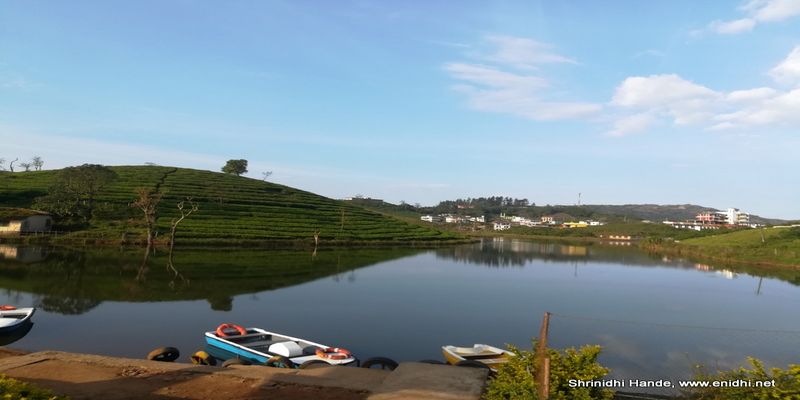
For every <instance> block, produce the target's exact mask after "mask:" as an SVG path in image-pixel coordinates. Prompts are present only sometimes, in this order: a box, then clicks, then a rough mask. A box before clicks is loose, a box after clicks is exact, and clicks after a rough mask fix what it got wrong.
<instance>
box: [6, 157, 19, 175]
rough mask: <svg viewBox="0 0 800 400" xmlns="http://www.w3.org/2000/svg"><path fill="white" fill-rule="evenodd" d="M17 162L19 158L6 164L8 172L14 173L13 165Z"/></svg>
mask: <svg viewBox="0 0 800 400" xmlns="http://www.w3.org/2000/svg"><path fill="white" fill-rule="evenodd" d="M17 161H19V158H15V159H14V161H11V162H10V163H8V170H9V171H11V172H14V163H15V162H17Z"/></svg>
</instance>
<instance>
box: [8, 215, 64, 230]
mask: <svg viewBox="0 0 800 400" xmlns="http://www.w3.org/2000/svg"><path fill="white" fill-rule="evenodd" d="M52 229H53V219H52V218H50V216H49V215H44V214H42V215H30V216H27V217H19V218H15V217H12V218H9V219H7V220H5V221H0V235H19V234H21V233H35V232H47V231H50V230H52Z"/></svg>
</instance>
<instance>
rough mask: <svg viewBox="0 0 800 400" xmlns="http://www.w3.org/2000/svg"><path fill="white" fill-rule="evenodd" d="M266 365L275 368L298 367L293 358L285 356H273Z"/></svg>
mask: <svg viewBox="0 0 800 400" xmlns="http://www.w3.org/2000/svg"><path fill="white" fill-rule="evenodd" d="M264 365H266V366H268V367H275V368H297V366H296V365H294V363H293V362H292V360H290V359H288V358H286V357H284V356H272V357H271V358H270V359H269V360H267V362H266V363H265V364H264Z"/></svg>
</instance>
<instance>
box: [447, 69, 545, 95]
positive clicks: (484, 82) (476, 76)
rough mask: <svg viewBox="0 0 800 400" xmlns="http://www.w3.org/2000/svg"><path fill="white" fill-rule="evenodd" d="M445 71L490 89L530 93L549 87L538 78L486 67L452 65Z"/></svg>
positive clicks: (456, 77)
mask: <svg viewBox="0 0 800 400" xmlns="http://www.w3.org/2000/svg"><path fill="white" fill-rule="evenodd" d="M444 69H445V70H446V71H447V72H449V73H450V75H451V76H452V77H453V78H455V79H459V80H462V81H467V82H472V83H474V84H477V85H481V86H488V87H490V88H497V89H508V90H520V91H529V90H534V89H538V88H543V87H546V86H547V85H548V84H547V81H546V80H544V79H542V78H540V77H538V76H526V75H518V74H514V73H510V72H504V71H500V70H497V69H495V68H493V67H489V66H486V65H478V64H464V63H450V64H447V65H445V66H444Z"/></svg>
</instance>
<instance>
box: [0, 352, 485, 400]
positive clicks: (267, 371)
mask: <svg viewBox="0 0 800 400" xmlns="http://www.w3.org/2000/svg"><path fill="white" fill-rule="evenodd" d="M0 373H3V374H6V375H8V376H10V377H12V378H17V379H21V380H24V381H29V382H33V383H35V384H37V385H40V386H42V387H45V388H48V389H51V390H53V391H55V392H56V393H58V394H64V395H68V396H70V397H71V398H72V399H73V400H80V399H97V398H102V399H104V400H122V399H142V400H167V399H170V400H178V399H186V400H200V399H215V398H226V399H231V400H249V399H264V398H282V397H286V398H292V399H295V400H366V399H367V398H369V399H371V400H399V399H436V400H451V399H459V400H460V399H466V400H469V399H479V398H480V395H481V392H482V390H483V386H484V383H485V380H486V374H487V373H486V371H485V370H479V369H472V368H457V367H450V366H442V365H431V364H422V363H403V364H400V366H399V367H398V368H397V369H396V370H395V371H391V372H390V371H384V370H372V369H363V368H351V367H323V368H315V369H304V370H298V369H282V368H268V367H262V366H244V365H237V366H233V367H231V368H221V367H209V366H199V365H192V364H181V363H165V362H157V361H149V360H141V359H130V358H119V357H105V356H97V355H90V354H76V353H65V352H57V351H45V352H38V353H31V354H24V355H11V354H6V355H5V357H0Z"/></svg>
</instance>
